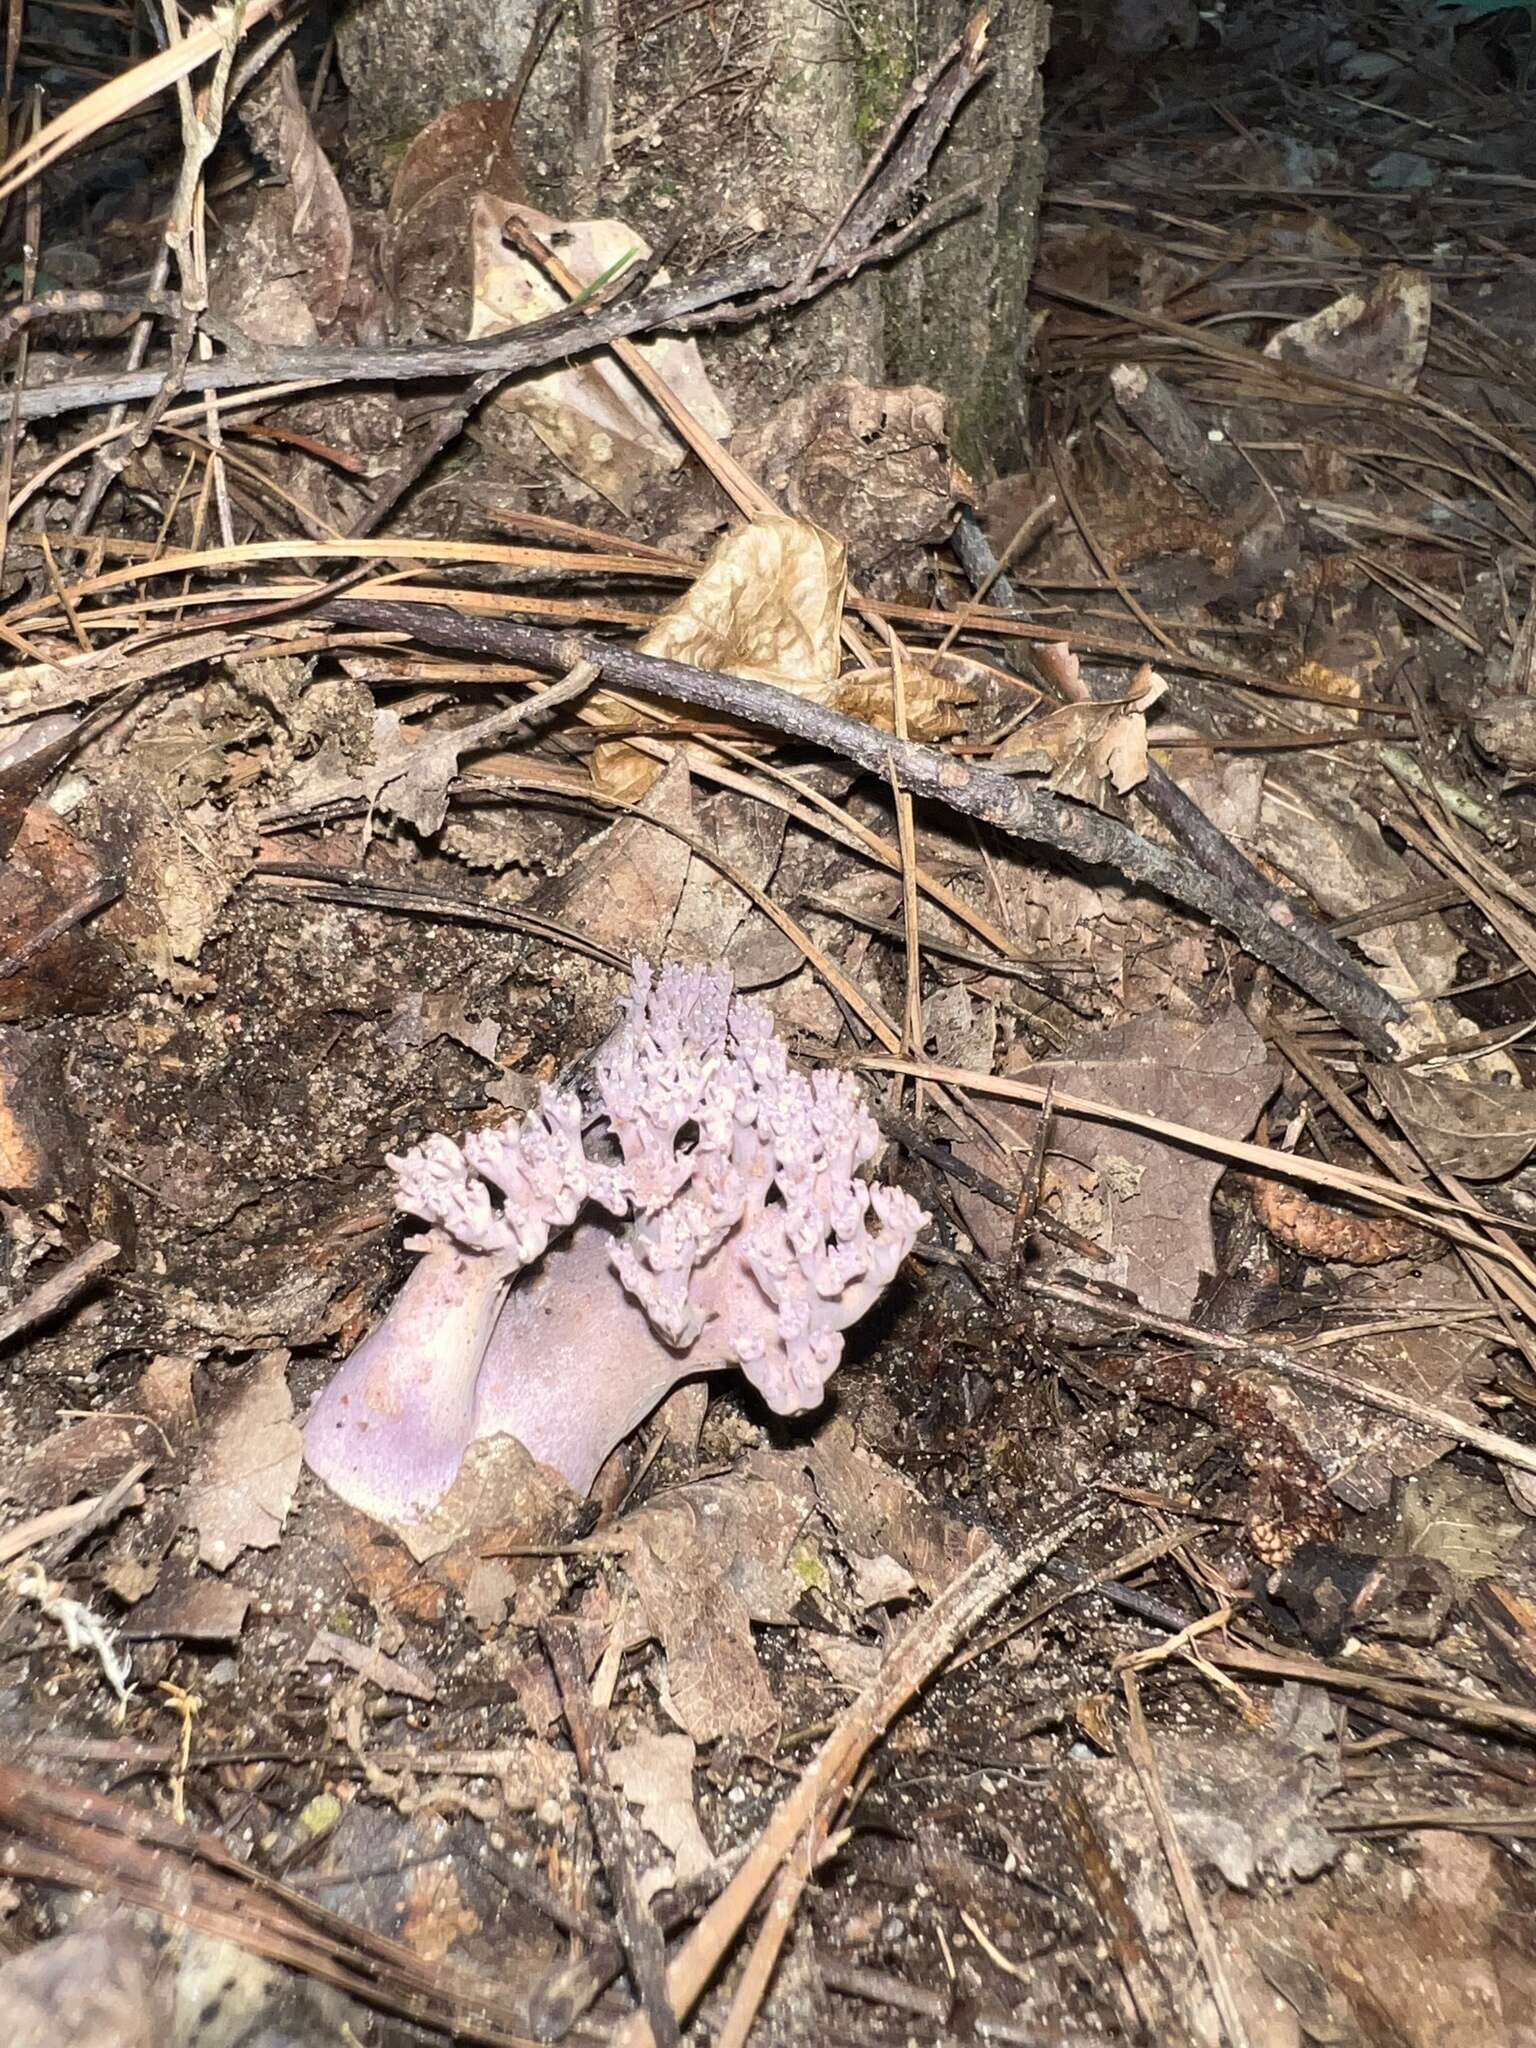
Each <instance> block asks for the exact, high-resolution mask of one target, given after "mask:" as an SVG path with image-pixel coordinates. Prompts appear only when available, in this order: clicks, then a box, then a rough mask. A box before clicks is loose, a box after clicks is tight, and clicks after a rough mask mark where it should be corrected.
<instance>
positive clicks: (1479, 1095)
mask: <svg viewBox="0 0 1536 2048" xmlns="http://www.w3.org/2000/svg"><path fill="white" fill-rule="evenodd" d="M1369 1071H1370V1079H1371V1086H1372V1087H1373V1088H1374V1089H1375V1091H1376V1093H1377V1094H1378V1095H1379V1096H1380V1097H1381V1099H1382V1101H1383V1102H1384V1103H1385V1104H1386V1106H1387V1108H1388V1109H1389V1110H1390V1111H1391V1113H1392V1115H1393V1116H1394V1117H1395V1118H1396V1119H1397V1121H1398V1123H1399V1124H1400V1125H1401V1126H1402V1128H1403V1130H1404V1132H1405V1133H1406V1134H1407V1136H1408V1137H1409V1138H1411V1139H1412V1141H1413V1143H1414V1145H1415V1147H1417V1148H1418V1149H1419V1150H1420V1151H1422V1153H1423V1154H1424V1157H1425V1158H1426V1159H1427V1160H1428V1161H1429V1163H1430V1165H1431V1166H1435V1167H1438V1168H1440V1170H1441V1171H1442V1172H1444V1173H1454V1174H1456V1175H1458V1176H1459V1177H1461V1178H1463V1179H1465V1180H1503V1179H1504V1178H1505V1176H1506V1175H1508V1174H1511V1173H1514V1172H1516V1171H1517V1169H1518V1168H1520V1167H1521V1166H1523V1165H1524V1164H1525V1162H1526V1160H1527V1159H1528V1158H1529V1157H1530V1156H1531V1153H1532V1152H1533V1151H1536V1107H1533V1104H1532V1098H1531V1096H1530V1095H1529V1093H1527V1091H1526V1090H1525V1089H1523V1088H1521V1087H1518V1086H1505V1087H1501V1086H1498V1085H1496V1084H1495V1083H1493V1082H1490V1081H1474V1080H1465V1079H1462V1078H1460V1077H1459V1076H1458V1075H1457V1074H1454V1073H1449V1074H1447V1073H1433V1072H1431V1073H1417V1072H1415V1071H1414V1070H1413V1069H1412V1068H1410V1067H1386V1066H1373V1067H1371V1068H1370V1070H1369Z"/></svg>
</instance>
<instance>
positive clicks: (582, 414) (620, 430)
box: [469, 192, 731, 510]
mask: <svg viewBox="0 0 1536 2048" xmlns="http://www.w3.org/2000/svg"><path fill="white" fill-rule="evenodd" d="M514 218H515V219H517V220H518V221H520V222H522V223H523V224H524V225H525V226H526V227H528V228H530V229H531V230H532V231H533V233H534V234H535V235H537V236H538V238H539V239H540V240H541V241H542V242H544V243H546V244H547V245H548V246H550V247H552V248H556V249H558V250H559V252H560V259H561V261H562V262H563V263H564V265H565V267H566V269H567V270H569V271H570V272H571V274H572V276H574V277H575V278H576V279H577V280H578V281H579V282H580V283H581V284H582V285H584V286H585V285H591V284H595V283H596V282H597V280H598V279H599V278H600V277H602V276H603V275H604V273H605V272H609V271H611V270H612V269H613V267H614V266H615V265H617V264H620V263H622V261H623V259H624V258H625V257H630V258H631V259H632V260H633V261H634V262H636V263H638V262H641V261H643V260H644V258H645V257H647V256H648V255H649V254H650V245H649V244H648V243H647V242H646V240H645V237H644V236H643V235H640V234H637V233H636V232H635V230H634V229H633V228H630V227H627V226H626V225H625V223H624V222H623V221H620V220H585V221H560V220H554V219H552V218H551V217H550V216H549V215H548V214H545V213H540V212H538V211H537V209H535V208H533V207H530V206H518V205H515V204H514V203H513V202H512V201H510V200H507V199H498V198H496V197H495V196H494V195H493V194H491V193H488V192H482V193H481V194H480V195H479V196H478V197H477V199H476V200H475V202H474V205H473V207H472V209H471V213H470V240H471V247H472V253H473V278H474V282H473V305H472V309H471V316H470V328H469V332H470V337H471V339H474V338H477V337H479V336H482V335H488V334H503V333H505V332H506V331H507V329H508V328H511V327H521V326H524V325H526V324H527V323H528V322H529V321H531V320H543V319H546V318H548V317H549V316H550V315H551V314H555V313H559V312H561V311H563V310H564V308H565V306H566V305H567V303H568V301H567V299H566V297H565V294H564V293H562V292H561V291H559V290H558V289H557V288H556V287H555V286H554V285H553V284H551V283H550V282H549V280H548V279H547V278H546V277H544V275H543V274H542V272H541V271H540V270H539V269H538V267H537V265H536V264H533V263H531V262H530V261H529V260H528V259H527V257H525V256H520V255H519V254H518V252H517V251H516V250H515V249H514V248H511V247H509V245H508V243H507V241H506V239H505V229H506V225H507V222H508V221H509V220H512V219H514ZM637 346H638V348H639V352H640V354H641V355H642V356H643V357H644V358H645V360H646V362H647V363H648V364H649V365H650V367H651V368H652V369H653V370H654V371H655V372H656V374H657V375H658V376H660V377H663V378H664V379H665V380H666V382H667V384H668V386H669V387H670V388H671V390H672V391H673V392H675V393H676V395H677V396H678V397H679V398H680V399H681V400H682V401H683V403H684V404H685V405H686V406H687V407H688V409H689V411H690V412H691V413H692V414H693V415H694V417H695V418H696V419H698V420H699V421H700V422H701V424H702V425H704V426H705V427H706V428H707V429H708V430H709V432H710V433H712V434H714V435H716V436H717V437H723V436H725V435H728V434H729V433H730V431H731V417H730V414H729V413H728V412H727V411H726V409H725V407H724V406H723V405H722V404H721V402H720V400H719V398H718V397H717V395H716V393H715V390H714V387H713V386H712V385H711V383H710V381H709V377H708V374H707V373H706V371H705V368H704V359H703V357H702V356H701V355H700V354H699V350H698V345H697V343H695V342H692V341H678V340H674V339H671V338H668V337H664V338H662V339H661V340H658V341H647V342H640V343H639V344H637ZM496 403H497V404H498V405H499V406H502V407H503V408H504V409H506V410H507V411H510V412H517V413H521V414H522V415H523V416H524V417H525V418H526V419H527V421H528V423H529V425H530V426H531V427H532V428H533V430H534V432H535V433H536V434H537V435H538V436H539V438H540V440H541V441H543V442H544V444H545V446H546V447H547V448H549V449H550V450H551V452H552V453H553V454H554V455H556V456H557V457H558V458H559V460H560V461H561V462H563V463H564V464H565V465H566V466H567V468H569V469H571V470H572V471H574V472H575V474H576V475H577V476H579V477H580V478H581V479H582V481H583V482H584V483H587V484H590V485H591V487H592V489H593V490H595V491H600V492H601V493H602V495H603V496H604V497H605V498H607V499H608V500H609V501H610V503H612V504H614V505H617V506H619V507H620V508H621V509H624V510H627V509H629V507H630V506H632V505H633V503H634V500H635V496H636V493H637V492H638V490H639V489H640V487H641V486H642V485H643V484H644V483H645V482H647V481H648V480H649V479H650V478H652V477H655V476H658V475H663V474H666V473H667V472H669V471H671V470H674V469H676V468H677V467H678V466H679V464H680V463H681V462H682V461H683V459H684V457H685V455H686V454H687V449H686V447H685V446H684V444H683V442H682V441H681V440H679V438H678V437H677V435H676V434H674V433H673V432H672V430H671V428H670V427H669V426H668V425H667V423H666V421H665V420H664V419H663V418H662V416H661V414H660V413H659V412H658V411H657V410H656V408H655V406H653V405H652V404H651V401H650V400H649V399H648V398H647V397H646V396H645V394H644V393H643V392H642V391H641V390H640V388H639V386H638V385H637V384H636V383H635V382H634V380H633V379H632V378H631V377H629V376H628V375H627V374H626V372H625V371H624V369H623V368H622V366H621V365H620V364H619V363H618V362H616V361H615V360H614V358H613V357H612V356H611V355H608V354H601V355H597V356H594V357H592V358H591V359H590V360H589V361H587V362H583V363H574V364H571V365H570V366H568V367H567V368H564V369H559V370H549V371H546V372H545V373H544V375H543V376H540V377H529V378H522V379H520V380H518V381H517V382H516V383H514V384H512V385H510V386H509V387H508V388H507V389H506V390H505V391H504V392H502V393H501V394H500V395H499V396H498V398H497V399H496Z"/></svg>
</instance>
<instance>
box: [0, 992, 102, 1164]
mask: <svg viewBox="0 0 1536 2048" xmlns="http://www.w3.org/2000/svg"><path fill="white" fill-rule="evenodd" d="M89 1182H90V1146H89V1142H88V1139H87V1136H86V1130H85V1126H84V1125H83V1124H82V1122H81V1121H80V1119H79V1117H78V1116H76V1115H75V1113H74V1111H73V1110H72V1109H71V1107H70V1104H69V1098H68V1095H67V1093H66V1091H65V1085H64V1047H63V1046H62V1045H60V1044H59V1043H58V1042H57V1041H56V1040H55V1039H53V1038H52V1037H50V1036H49V1035H48V1034H47V1033H46V1032H42V1031H28V1030H25V1029H23V1028H22V1027H21V1026H20V1025H12V1024H0V1192H3V1193H5V1194H7V1195H10V1196H13V1197H21V1198H23V1199H28V1200H34V1201H35V1200H44V1201H50V1200H53V1199H55V1198H56V1197H58V1196H60V1195H69V1196H73V1198H74V1199H75V1200H76V1201H77V1202H79V1201H82V1200H83V1198H84V1196H85V1194H86V1192H87V1189H88V1186H89Z"/></svg>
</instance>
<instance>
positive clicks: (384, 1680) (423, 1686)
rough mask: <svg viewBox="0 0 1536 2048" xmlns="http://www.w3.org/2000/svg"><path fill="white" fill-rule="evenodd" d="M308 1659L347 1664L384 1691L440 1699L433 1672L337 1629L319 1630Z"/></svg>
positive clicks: (307, 1656) (311, 1661)
mask: <svg viewBox="0 0 1536 2048" xmlns="http://www.w3.org/2000/svg"><path fill="white" fill-rule="evenodd" d="M304 1661H305V1662H306V1663H307V1664H345V1665H346V1667H347V1669H348V1670H349V1671H355V1672H356V1673H357V1674H358V1676H359V1677H360V1678H366V1679H367V1680H368V1682H369V1683H370V1685H376V1686H378V1688H379V1689H380V1691H381V1692H398V1693H403V1694H404V1695H405V1697H406V1698H407V1699H408V1700H435V1699H436V1698H437V1680H436V1679H435V1678H434V1677H433V1676H432V1674H431V1673H430V1672H423V1671H413V1670H412V1668H411V1667H410V1665H408V1664H402V1663H401V1662H400V1660H399V1658H398V1657H389V1656H386V1655H385V1653H384V1652H383V1651H382V1650H378V1649H374V1648H372V1647H371V1646H370V1645H369V1644H367V1643H358V1642H354V1641H353V1639H352V1638H351V1636H343V1635H338V1634H337V1633H336V1632H335V1630H334V1629H328V1628H322V1629H316V1631H315V1639H314V1641H313V1642H312V1643H311V1644H310V1646H309V1648H308V1650H307V1651H306V1652H305V1653H304Z"/></svg>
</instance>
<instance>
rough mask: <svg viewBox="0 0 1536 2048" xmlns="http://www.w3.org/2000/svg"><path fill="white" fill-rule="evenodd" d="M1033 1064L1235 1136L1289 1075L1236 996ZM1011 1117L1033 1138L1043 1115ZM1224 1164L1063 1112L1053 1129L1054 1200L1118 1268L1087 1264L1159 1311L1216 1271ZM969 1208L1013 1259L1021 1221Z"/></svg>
mask: <svg viewBox="0 0 1536 2048" xmlns="http://www.w3.org/2000/svg"><path fill="white" fill-rule="evenodd" d="M1028 1073H1029V1078H1030V1080H1031V1081H1035V1082H1038V1083H1041V1084H1045V1085H1054V1086H1056V1087H1058V1088H1060V1089H1061V1090H1062V1091H1063V1093H1069V1094H1073V1095H1086V1096H1092V1097H1094V1098H1096V1099H1097V1100H1098V1101H1100V1102H1110V1103H1114V1104H1116V1105H1118V1106H1119V1107H1122V1108H1125V1109H1134V1110H1141V1111H1148V1112H1151V1113H1153V1114H1155V1115H1158V1116H1164V1117H1170V1118H1173V1119H1174V1120H1176V1121H1177V1122H1180V1123H1186V1124H1191V1125H1193V1126H1194V1127H1196V1128H1197V1129H1201V1130H1207V1131H1211V1132H1213V1133H1215V1134H1216V1135H1217V1136H1219V1137H1225V1138H1242V1137H1246V1136H1247V1134H1248V1133H1249V1131H1251V1130H1252V1128H1253V1126H1254V1123H1255V1121H1256V1119H1257V1117H1258V1114H1259V1111H1260V1110H1261V1109H1262V1108H1263V1107H1264V1104H1265V1103H1266V1101H1267V1100H1268V1099H1269V1097H1270V1095H1271V1094H1272V1093H1273V1091H1274V1088H1275V1085H1276V1082H1277V1081H1278V1079H1279V1069H1278V1067H1277V1066H1276V1065H1275V1063H1274V1062H1273V1060H1272V1059H1271V1057H1270V1055H1269V1053H1268V1051H1267V1050H1266V1048H1265V1045H1264V1042H1263V1040H1262V1039H1261V1038H1260V1037H1259V1035H1258V1033H1257V1032H1256V1031H1255V1030H1254V1029H1253V1026H1252V1025H1251V1024H1250V1023H1249V1022H1248V1020H1247V1018H1246V1017H1244V1015H1243V1013H1242V1012H1241V1010H1239V1009H1238V1008H1236V1006H1235V1005H1229V1006H1228V1007H1226V1008H1224V1009H1220V1010H1214V1011H1211V1012H1208V1013H1207V1014H1206V1015H1204V1016H1203V1017H1201V1018H1199V1019H1190V1018H1180V1017H1173V1016H1170V1015H1167V1014H1166V1013H1163V1012H1157V1011H1149V1012H1147V1013H1146V1014H1145V1015H1143V1016H1140V1017H1136V1018H1133V1019H1132V1020H1131V1022H1129V1023H1127V1024H1118V1025H1113V1026H1111V1027H1110V1028H1109V1029H1108V1030H1107V1031H1103V1032H1100V1033H1097V1034H1095V1035H1093V1036H1089V1037H1085V1038H1083V1039H1081V1040H1080V1041H1079V1043H1078V1045H1077V1046H1076V1047H1075V1048H1074V1050H1073V1052H1072V1053H1071V1054H1069V1055H1068V1056H1066V1057H1064V1058H1062V1059H1060V1060H1052V1061H1047V1062H1042V1063H1040V1064H1037V1065H1035V1066H1032V1067H1030V1068H1029V1069H1028ZM1009 1120H1010V1121H1013V1122H1015V1123H1016V1125H1017V1127H1018V1128H1019V1129H1020V1131H1021V1132H1023V1133H1024V1134H1026V1136H1027V1137H1028V1138H1031V1139H1032V1138H1033V1134H1034V1132H1035V1130H1036V1128H1037V1119H1036V1118H1035V1116H1034V1115H1033V1114H1030V1115H1028V1116H1021V1117H1018V1118H1010V1119H1009ZM1222 1171H1223V1166H1222V1162H1221V1160H1220V1159H1208V1158H1204V1157H1202V1156H1201V1155H1200V1154H1198V1153H1195V1152H1190V1151H1183V1150H1180V1149H1178V1148H1177V1147H1175V1146H1172V1145H1167V1144H1164V1143H1162V1142H1160V1141H1159V1140H1157V1139H1155V1138H1151V1137H1144V1136H1142V1135H1141V1134H1140V1133H1138V1132H1136V1131H1130V1130H1119V1129H1116V1128H1115V1127H1113V1126H1112V1125H1106V1124H1104V1123H1099V1122H1092V1121H1090V1120H1088V1119H1086V1118H1080V1117H1071V1116H1064V1115H1061V1114H1059V1113H1057V1114H1054V1115H1052V1117H1051V1119H1050V1125H1049V1129H1048V1131H1047V1134H1046V1175H1045V1199H1046V1203H1047V1205H1048V1206H1049V1208H1050V1209H1051V1211H1052V1212H1053V1213H1054V1214H1056V1215H1057V1216H1058V1217H1059V1219H1060V1220H1061V1221H1062V1222H1064V1223H1067V1224H1069V1225H1070V1226H1071V1228H1073V1229H1074V1230H1076V1231H1078V1232H1079V1233H1080V1234H1081V1235H1083V1236H1084V1237H1087V1238H1090V1239H1092V1240H1093V1241H1094V1242H1095V1243H1097V1244H1099V1245H1100V1246H1102V1248H1103V1249H1104V1250H1105V1251H1107V1252H1108V1253H1109V1254H1110V1255H1111V1257H1112V1259H1113V1260H1114V1262H1115V1266H1116V1267H1118V1269H1119V1270H1118V1271H1115V1270H1114V1269H1113V1268H1111V1269H1108V1270H1106V1269H1105V1268H1103V1267H1091V1266H1084V1267H1082V1270H1083V1271H1085V1272H1087V1273H1088V1275H1089V1277H1090V1278H1097V1279H1099V1280H1104V1279H1109V1280H1112V1281H1115V1282H1116V1283H1117V1284H1120V1285H1123V1286H1126V1287H1128V1288H1130V1289H1131V1291H1132V1292H1133V1293H1134V1294H1135V1295H1136V1297H1137V1299H1138V1300H1140V1301H1141V1302H1142V1303H1143V1304H1144V1305H1145V1306H1146V1307H1148V1308H1150V1309H1153V1310H1154V1311H1155V1312H1156V1313H1157V1314H1159V1315H1170V1316H1180V1317H1185V1316H1187V1315H1188V1314H1189V1312H1190V1310H1191V1308H1192V1307H1193V1305H1194V1302H1195V1298H1196V1294H1197V1293H1198V1290H1199V1286H1200V1281H1201V1278H1202V1276H1203V1275H1205V1274H1207V1273H1210V1272H1213V1271H1214V1270H1215V1263H1216V1253H1215V1246H1214V1242H1213V1240H1212V1236H1211V1218H1210V1203H1211V1195H1212V1193H1213V1192H1214V1190H1215V1187H1216V1183H1217V1181H1218V1180H1219V1179H1220V1178H1221V1175H1222ZM964 1213H965V1216H966V1220H967V1222H969V1223H971V1224H972V1227H973V1229H976V1230H978V1231H985V1232H989V1233H991V1235H990V1237H987V1238H983V1239H982V1240H981V1241H982V1243H983V1245H984V1247H985V1249H987V1251H988V1252H989V1253H991V1254H992V1255H993V1256H1006V1254H1007V1250H1008V1246H1009V1244H1010V1242H1011V1236H1012V1222H1013V1219H1012V1218H1011V1217H1010V1216H1007V1215H1005V1214H1003V1212H1001V1211H999V1210H996V1209H993V1208H991V1206H990V1205H979V1204H966V1205H965V1208H964ZM1053 1256H1054V1255H1053ZM1066 1263H1068V1264H1072V1263H1073V1262H1071V1261H1067V1262H1066ZM1076 1269H1077V1268H1076V1266H1074V1270H1076Z"/></svg>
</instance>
